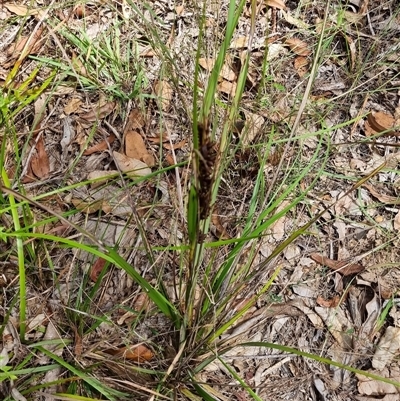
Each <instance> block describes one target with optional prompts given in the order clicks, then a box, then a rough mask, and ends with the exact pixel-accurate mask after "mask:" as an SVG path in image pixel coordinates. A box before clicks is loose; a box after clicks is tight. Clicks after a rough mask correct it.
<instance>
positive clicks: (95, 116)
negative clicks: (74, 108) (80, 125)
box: [79, 102, 117, 122]
mask: <svg viewBox="0 0 400 401" xmlns="http://www.w3.org/2000/svg"><path fill="white" fill-rule="evenodd" d="M116 105H117V104H116V102H107V103H104V104H102V105H99V106H98V107H97V108H96V109H95V110H91V111H89V112H87V113H82V114H80V115H79V117H80V118H82V119H83V120H86V121H88V122H95V121H98V120H101V119H103V118H105V117H107V116H108V115H109V114H110V113H111V112H112V111H113V110H114V109H115V106H116Z"/></svg>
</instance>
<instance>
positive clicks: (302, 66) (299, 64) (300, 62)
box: [294, 56, 308, 77]
mask: <svg viewBox="0 0 400 401" xmlns="http://www.w3.org/2000/svg"><path fill="white" fill-rule="evenodd" d="M294 68H295V69H296V71H297V74H299V76H300V77H303V76H304V75H305V74H307V72H308V60H307V58H306V57H303V56H298V57H296V58H295V60H294Z"/></svg>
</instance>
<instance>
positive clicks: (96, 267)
mask: <svg viewBox="0 0 400 401" xmlns="http://www.w3.org/2000/svg"><path fill="white" fill-rule="evenodd" d="M106 262H107V261H106V260H105V259H103V258H98V259H97V260H96V262H94V264H93V266H92V268H91V269H90V279H91V280H92V281H94V282H96V281H97V279H98V278H99V276H100V274H101V272H102V271H103V269H104V266H105V265H106Z"/></svg>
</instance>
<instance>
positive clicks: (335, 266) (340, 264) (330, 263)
mask: <svg viewBox="0 0 400 401" xmlns="http://www.w3.org/2000/svg"><path fill="white" fill-rule="evenodd" d="M310 258H311V259H312V260H314V261H315V262H317V263H319V264H320V265H324V266H327V267H329V268H330V269H332V270H335V271H337V272H338V273H340V274H342V275H343V276H349V275H351V274H355V273H359V272H361V271H363V270H364V267H363V266H362V265H360V264H359V263H349V262H345V261H339V260H333V259H329V258H326V257H325V256H322V255H320V254H319V253H312V254H311V255H310Z"/></svg>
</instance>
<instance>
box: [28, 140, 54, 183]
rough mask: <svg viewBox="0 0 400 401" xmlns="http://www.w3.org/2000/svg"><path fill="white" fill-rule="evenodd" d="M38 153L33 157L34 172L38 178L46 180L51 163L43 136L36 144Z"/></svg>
mask: <svg viewBox="0 0 400 401" xmlns="http://www.w3.org/2000/svg"><path fill="white" fill-rule="evenodd" d="M35 148H36V153H34V154H33V155H32V158H31V167H32V172H33V174H35V176H36V177H38V178H45V177H47V176H48V175H49V172H50V161H49V157H48V156H47V153H46V149H45V146H44V140H43V135H42V136H41V137H40V138H39V139H38V141H37V142H36V146H35Z"/></svg>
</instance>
